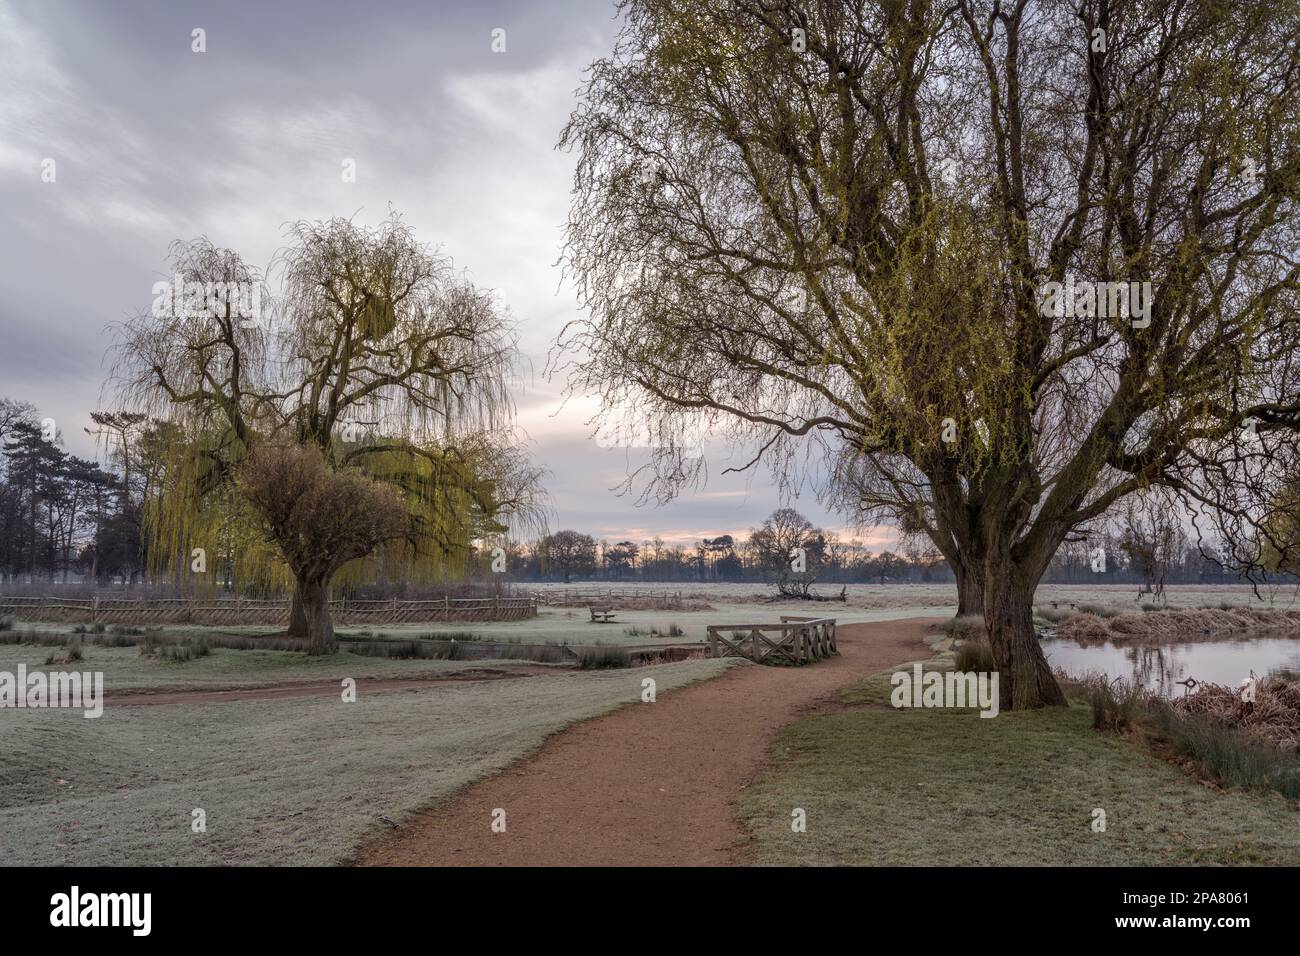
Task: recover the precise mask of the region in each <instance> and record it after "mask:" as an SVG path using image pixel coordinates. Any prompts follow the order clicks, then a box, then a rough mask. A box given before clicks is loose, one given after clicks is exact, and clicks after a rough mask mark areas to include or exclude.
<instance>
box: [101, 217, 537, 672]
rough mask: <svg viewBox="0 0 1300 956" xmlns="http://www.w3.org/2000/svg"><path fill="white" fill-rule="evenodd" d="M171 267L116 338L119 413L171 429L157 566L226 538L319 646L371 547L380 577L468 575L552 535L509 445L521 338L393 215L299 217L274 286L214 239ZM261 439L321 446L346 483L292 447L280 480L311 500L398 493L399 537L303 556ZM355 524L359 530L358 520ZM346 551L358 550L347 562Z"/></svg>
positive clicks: (532, 478)
mask: <svg viewBox="0 0 1300 956" xmlns="http://www.w3.org/2000/svg"><path fill="white" fill-rule="evenodd" d="M171 267H172V272H173V275H174V276H175V279H174V280H173V282H171V283H160V284H159V285H158V286H156V287H155V290H154V291H155V294H156V298H155V300H154V303H153V306H152V307H151V308H150V309H149V310H148V311H147V312H143V313H141V314H139V315H137V316H136V317H134V318H133V319H131V320H129V321H127V322H125V323H122V324H121V325H119V326H117V327H116V329H115V335H116V341H115V346H114V350H115V363H114V368H113V379H112V382H113V384H114V385H115V387H116V391H117V399H118V402H119V404H120V406H121V407H122V408H124V409H131V410H135V411H138V412H140V413H143V414H147V415H149V416H151V417H153V418H155V419H157V420H159V421H161V422H163V423H165V427H161V428H158V429H156V431H155V434H156V437H157V440H158V441H160V442H162V443H163V445H164V448H163V449H161V450H160V452H159V454H158V457H159V459H160V460H161V462H162V464H161V471H162V474H161V476H160V477H159V479H158V480H157V481H156V482H155V483H154V492H155V493H154V495H153V497H152V498H151V500H150V501H149V502H148V503H147V507H146V511H145V517H146V524H147V529H148V532H149V535H150V538H151V547H150V553H151V554H152V555H154V556H155V560H156V561H157V562H159V563H160V564H161V563H170V566H172V567H176V566H179V565H180V562H182V561H183V562H188V561H189V556H190V555H191V554H192V553H194V549H196V548H213V547H214V546H215V543H217V542H223V543H224V544H225V545H226V547H227V549H228V550H229V551H230V552H231V553H232V555H233V557H232V564H233V566H234V567H233V569H232V573H233V574H235V575H236V576H237V577H238V579H239V580H241V581H246V582H249V581H260V582H263V583H276V582H279V581H285V580H286V579H288V580H291V581H292V584H293V605H292V612H291V619H290V628H289V629H290V633H291V634H292V635H294V636H301V637H306V638H309V639H310V640H311V641H312V642H313V646H314V647H315V649H317V650H322V651H323V650H329V649H330V648H331V646H332V628H330V627H329V619H328V613H327V612H326V613H325V614H324V615H323V616H322V614H321V613H320V609H321V608H322V607H325V608H327V606H328V596H329V591H330V587H331V583H332V582H333V581H334V580H335V576H336V572H337V576H338V579H339V580H348V579H362V578H364V577H366V576H368V575H370V574H372V573H373V571H374V564H375V560H376V558H375V555H374V553H373V549H374V548H375V547H377V546H381V545H382V548H383V558H384V561H385V562H386V565H387V566H389V567H392V566H394V565H396V566H398V567H399V568H400V569H401V570H402V573H403V574H404V575H405V576H407V577H410V578H415V579H425V580H428V579H431V578H433V577H434V576H443V575H446V574H448V573H455V572H457V571H458V570H460V569H462V568H464V567H465V566H466V564H467V562H468V559H469V557H470V556H471V554H472V552H473V548H474V544H475V542H476V541H481V540H483V539H490V538H492V537H493V536H495V535H499V534H501V533H503V532H505V531H506V530H507V529H512V528H518V527H525V528H536V527H539V526H540V525H541V521H542V514H543V501H542V492H541V490H540V478H541V471H540V470H539V469H537V468H535V467H534V466H533V465H531V464H530V462H529V460H528V458H527V455H526V453H525V451H524V450H523V449H522V448H521V447H520V444H519V442H518V441H517V440H516V438H515V437H514V435H513V406H512V403H511V400H510V387H511V385H512V384H513V383H514V381H515V371H514V362H515V358H516V350H515V342H514V338H513V335H512V332H511V329H510V327H509V326H508V324H507V322H506V319H505V316H504V314H503V312H502V310H501V308H500V307H499V306H498V304H497V303H496V301H495V300H494V299H493V297H492V296H491V295H490V294H489V293H487V292H484V291H482V290H479V289H476V288H475V287H474V286H473V285H472V284H470V283H469V282H468V281H467V280H466V279H465V278H464V277H463V276H462V275H460V274H459V273H457V272H455V271H454V270H453V268H452V265H451V263H450V261H449V260H448V259H446V258H445V257H443V256H440V255H438V254H436V253H434V252H432V251H431V250H430V249H429V248H428V247H426V246H425V245H423V244H421V243H420V242H418V241H417V240H416V238H415V237H414V235H413V234H412V232H411V231H410V229H409V228H408V227H407V226H406V225H405V224H404V223H403V222H402V221H401V219H400V217H398V216H396V215H392V216H390V217H389V218H388V219H387V220H386V221H385V222H383V223H382V224H381V225H380V226H378V227H373V228H368V227H363V226H360V225H357V224H356V223H354V222H352V221H350V220H345V219H337V218H336V219H331V220H329V221H325V222H300V223H297V224H294V225H293V226H291V227H290V228H289V230H288V243H287V245H286V247H285V248H284V250H282V251H281V252H280V253H279V254H278V255H277V256H276V258H275V260H274V261H273V262H272V264H271V267H270V268H269V269H268V272H267V276H266V277H265V279H264V277H263V276H262V275H261V274H259V273H258V272H257V271H256V270H254V269H252V268H250V267H249V266H248V265H246V264H245V263H244V262H243V260H242V259H241V258H240V257H239V255H238V254H237V253H235V252H233V251H231V250H228V249H218V248H215V247H214V246H213V245H212V244H211V243H210V242H208V241H207V240H206V239H200V240H196V241H192V242H186V243H177V244H175V245H174V246H173V247H172V255H171ZM272 287H274V289H275V292H274V293H273V292H272V291H271V289H272ZM264 447H265V448H278V449H281V450H282V454H281V457H282V459H283V456H284V455H288V454H289V452H288V451H283V450H284V449H300V450H301V449H314V450H315V451H316V452H317V453H318V454H319V457H320V462H321V465H322V467H324V468H327V469H328V470H330V471H331V472H333V473H335V474H334V476H333V477H330V476H329V475H325V474H320V473H317V471H313V470H312V469H311V467H309V466H310V465H311V463H312V462H313V461H314V460H315V459H313V458H311V457H310V453H309V452H299V455H300V457H299V458H297V459H294V461H295V462H296V471H295V470H294V469H289V471H290V472H293V473H295V474H298V475H299V476H300V477H301V476H302V475H308V476H309V477H310V480H308V478H305V477H304V478H302V480H301V481H300V483H299V485H297V486H295V487H297V488H298V491H299V492H300V494H299V495H298V499H301V500H302V501H308V500H316V499H315V498H313V497H312V496H313V495H317V492H318V489H319V488H321V487H339V488H353V489H354V490H355V489H356V488H361V487H363V484H364V483H358V482H360V480H361V479H362V478H364V479H367V480H370V481H374V482H378V483H381V484H382V485H384V486H386V487H389V488H391V489H392V490H394V491H395V492H396V493H397V494H399V495H400V497H401V501H402V502H403V506H404V507H403V519H404V520H403V527H402V528H401V529H400V532H401V533H400V534H391V533H389V532H390V531H391V530H392V529H391V528H390V526H389V524H388V523H387V522H377V525H378V526H379V528H380V530H381V531H382V533H381V534H379V535H377V536H375V537H373V539H369V538H367V536H366V535H365V534H361V533H357V534H355V535H354V536H353V538H352V539H350V540H352V541H353V542H354V543H353V544H349V546H348V548H346V549H345V550H346V551H348V552H349V554H350V556H349V558H348V559H347V560H346V561H342V562H336V561H334V560H333V557H330V559H329V560H326V559H325V557H326V556H322V560H320V561H315V562H313V561H309V560H306V559H305V558H304V556H303V554H302V553H301V548H300V547H299V546H298V545H296V544H293V542H292V541H291V539H290V538H289V537H286V536H285V535H284V534H282V533H280V532H278V531H277V530H276V529H275V527H274V522H272V520H271V518H270V517H269V516H270V515H272V514H274V513H283V514H288V513H290V511H292V508H291V507H290V504H291V502H290V501H289V498H286V499H285V500H282V501H280V502H279V503H278V504H277V503H276V502H275V501H273V499H272V498H271V497H270V491H271V490H273V489H274V485H272V486H270V487H268V486H267V485H266V483H265V482H261V483H258V482H256V481H255V480H254V479H255V477H256V476H265V475H266V474H268V473H273V471H274V469H273V468H272V467H271V464H270V463H269V462H270V461H271V459H270V458H263V459H261V460H260V463H259V461H258V459H256V457H254V460H253V462H252V463H249V459H250V456H256V455H257V453H258V449H259V448H264ZM269 454H270V453H269V452H267V455H269ZM301 455H307V457H305V458H303V457H301ZM280 465H281V467H284V468H288V466H287V465H285V463H284V461H283V460H282V461H281V462H280ZM246 467H247V469H251V471H246V470H244V469H245V468H246ZM241 475H242V481H243V482H244V484H243V487H247V488H253V487H257V488H259V489H260V491H259V492H258V495H257V496H255V497H256V501H255V502H250V498H252V497H254V496H251V495H248V494H245V495H241V494H240V488H241ZM330 482H334V485H331V484H330ZM304 489H307V490H304ZM310 489H317V491H312V492H311V494H308V490H310ZM285 491H286V495H287V494H288V486H287V485H286V487H285ZM291 497H292V496H290V498H291ZM295 500H297V499H295ZM374 500H375V501H376V502H384V501H387V499H386V498H385V497H384V495H383V493H382V492H375V493H374ZM250 504H254V505H255V506H254V507H251V508H250V507H248V506H249V505H250ZM375 508H376V509H379V508H380V506H379V505H378V504H376V505H375ZM277 509H278V511H277ZM308 510H309V511H311V512H312V513H314V514H316V515H318V516H319V515H321V514H323V513H324V512H323V509H322V507H321V506H319V505H313V506H312V508H310V509H308ZM381 510H384V512H385V513H387V512H388V509H387V508H386V506H385V507H384V508H383V509H381ZM295 513H297V512H295ZM345 517H347V518H348V520H352V521H353V522H354V523H364V520H365V519H364V509H363V508H361V509H357V508H354V509H352V510H350V511H347V512H346V513H345ZM299 519H302V514H298V518H296V519H295V520H296V521H299V523H298V524H297V525H296V527H297V529H298V530H297V532H296V533H297V534H298V535H299V536H301V535H303V534H306V533H307V529H309V528H311V527H313V526H315V527H318V528H320V529H322V530H321V531H320V535H321V538H320V540H319V541H314V542H309V545H308V547H309V548H315V549H317V550H323V549H326V548H328V547H329V544H328V540H327V539H328V538H329V534H330V533H332V532H328V531H327V530H325V529H328V528H329V527H330V526H331V524H332V523H333V525H334V526H335V531H337V527H336V525H337V521H339V520H342V518H341V517H340V516H339V515H332V516H327V520H321V521H319V522H317V523H316V524H315V525H313V524H312V522H309V521H306V520H305V519H303V520H299ZM352 530H353V531H354V532H359V531H360V529H358V528H353V529H352ZM355 542H364V543H365V547H364V548H362V549H361V552H360V553H356V554H351V552H352V551H354V550H356V548H357V545H356V544H355ZM323 569H324V570H323Z"/></svg>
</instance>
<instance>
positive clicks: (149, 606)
mask: <svg viewBox="0 0 1300 956" xmlns="http://www.w3.org/2000/svg"><path fill="white" fill-rule="evenodd" d="M330 615H331V617H332V618H333V620H334V623H335V624H343V625H354V624H423V623H427V622H434V621H517V620H521V619H523V618H529V617H536V616H537V602H536V601H535V600H534V599H533V598H506V597H501V598H498V597H486V598H442V599H440V600H431V601H396V600H394V601H331V602H330ZM0 616H9V617H15V618H18V619H19V620H23V621H42V622H52V623H76V624H203V625H230V626H238V625H241V624H270V625H287V624H288V623H289V602H288V601H287V600H280V601H261V600H253V599H248V598H228V599H227V598H214V599H211V600H209V599H203V598H188V599H185V598H182V599H175V600H154V599H145V600H134V599H128V598H84V599H77V598H63V597H0Z"/></svg>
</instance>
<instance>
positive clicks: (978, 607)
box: [952, 562, 984, 617]
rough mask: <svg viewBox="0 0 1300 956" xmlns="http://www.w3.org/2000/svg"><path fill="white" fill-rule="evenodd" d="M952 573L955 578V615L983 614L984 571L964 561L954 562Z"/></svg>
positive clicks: (981, 615)
mask: <svg viewBox="0 0 1300 956" xmlns="http://www.w3.org/2000/svg"><path fill="white" fill-rule="evenodd" d="M952 573H953V574H954V575H955V576H956V578H957V616H958V617H965V616H966V615H968V614H975V615H978V616H980V617H983V616H984V572H983V569H982V568H978V567H971V566H970V565H969V564H968V563H966V562H954V563H953V565H952Z"/></svg>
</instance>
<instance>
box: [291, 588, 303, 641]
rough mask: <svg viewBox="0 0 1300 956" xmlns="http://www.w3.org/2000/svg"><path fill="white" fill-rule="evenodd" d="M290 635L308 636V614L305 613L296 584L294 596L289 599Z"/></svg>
mask: <svg viewBox="0 0 1300 956" xmlns="http://www.w3.org/2000/svg"><path fill="white" fill-rule="evenodd" d="M288 634H289V636H290V637H300V638H302V639H303V640H306V638H307V615H306V614H304V613H303V609H302V598H300V597H299V596H298V587H297V585H294V589H293V597H292V598H290V600H289V631H288Z"/></svg>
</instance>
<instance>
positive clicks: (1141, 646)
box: [1042, 635, 1300, 696]
mask: <svg viewBox="0 0 1300 956" xmlns="http://www.w3.org/2000/svg"><path fill="white" fill-rule="evenodd" d="M1042 644H1043V653H1044V654H1046V655H1047V661H1048V663H1049V664H1051V666H1052V669H1053V670H1055V669H1057V668H1060V669H1061V670H1063V671H1065V672H1066V673H1067V674H1069V675H1071V676H1072V677H1084V676H1086V675H1088V674H1105V675H1106V676H1107V677H1109V678H1111V679H1112V680H1113V679H1114V678H1116V677H1123V678H1124V679H1125V680H1129V681H1133V680H1136V681H1138V682H1140V683H1141V684H1142V685H1143V686H1145V687H1146V688H1147V689H1148V690H1151V691H1154V692H1155V693H1158V694H1162V695H1165V696H1172V695H1174V694H1180V695H1181V694H1182V693H1183V691H1184V688H1183V687H1182V686H1180V685H1179V684H1177V683H1176V682H1177V681H1182V680H1186V679H1187V678H1189V677H1190V678H1194V679H1196V680H1197V681H1200V682H1202V683H1206V682H1208V683H1212V684H1225V685H1228V686H1236V685H1237V684H1239V683H1241V681H1243V680H1245V679H1246V678H1247V677H1249V676H1250V672H1251V671H1252V670H1253V671H1254V672H1255V674H1256V675H1258V676H1260V677H1263V676H1264V675H1265V674H1266V673H1268V672H1269V671H1270V670H1275V669H1278V668H1282V667H1289V668H1292V669H1294V670H1300V638H1295V637H1277V636H1250V635H1246V636H1243V637H1241V638H1238V639H1232V638H1221V639H1216V640H1198V641H1186V642H1180V643H1155V642H1150V641H1141V642H1139V641H1125V642H1124V643H1122V644H1113V643H1110V642H1109V641H1107V642H1105V643H1096V644H1094V643H1091V642H1089V643H1088V644H1087V645H1084V644H1080V643H1078V642H1076V641H1067V640H1061V639H1059V638H1051V637H1049V638H1044V639H1043V642H1042Z"/></svg>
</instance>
